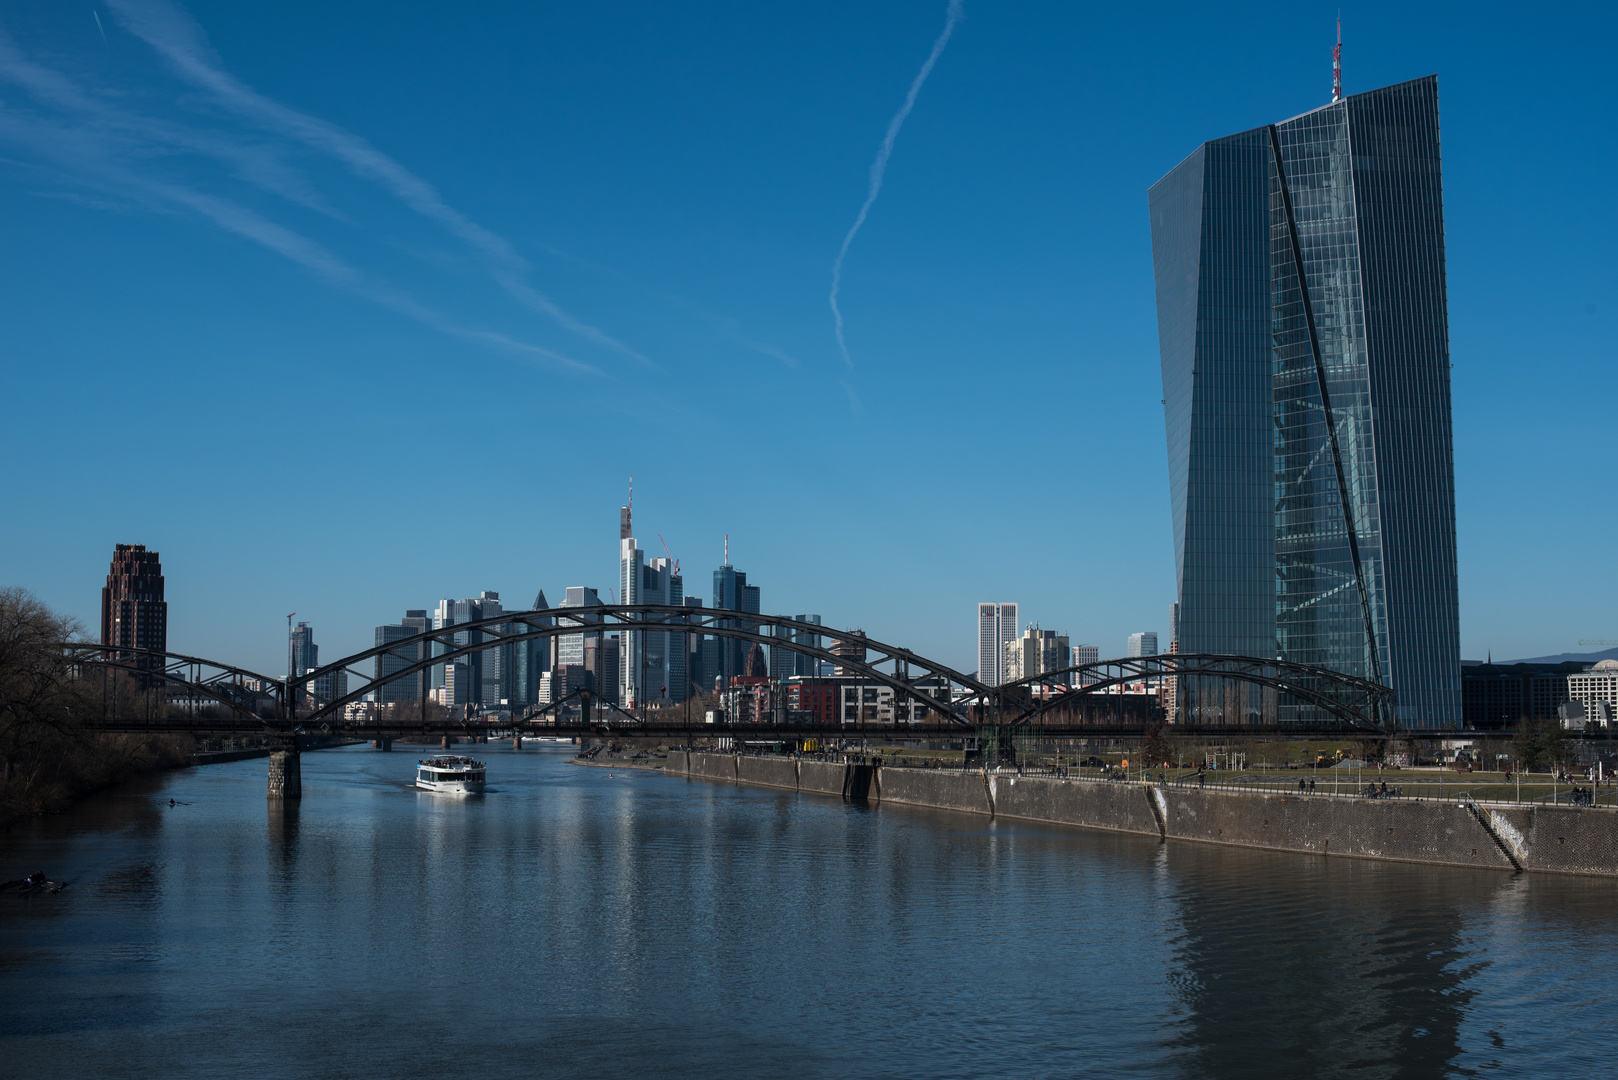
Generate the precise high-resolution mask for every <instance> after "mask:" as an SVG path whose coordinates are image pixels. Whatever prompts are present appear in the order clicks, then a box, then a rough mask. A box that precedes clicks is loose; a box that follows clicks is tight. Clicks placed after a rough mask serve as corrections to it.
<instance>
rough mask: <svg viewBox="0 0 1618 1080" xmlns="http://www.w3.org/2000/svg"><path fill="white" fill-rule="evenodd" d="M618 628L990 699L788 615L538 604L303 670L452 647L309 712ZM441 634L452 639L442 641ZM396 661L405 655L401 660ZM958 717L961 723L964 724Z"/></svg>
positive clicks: (867, 642) (971, 683)
mask: <svg viewBox="0 0 1618 1080" xmlns="http://www.w3.org/2000/svg"><path fill="white" fill-rule="evenodd" d="M509 624H519V625H523V626H527V627H529V629H528V630H527V631H519V632H512V631H506V630H501V629H499V628H500V627H502V626H506V625H509ZM732 624H747V625H746V626H743V625H732ZM749 627H751V629H750V628H749ZM763 627H770V628H772V629H776V628H779V629H785V630H789V631H792V632H794V633H795V634H796V633H802V634H805V635H812V636H813V637H815V638H817V639H818V638H829V639H831V640H832V641H836V642H840V643H841V642H846V643H849V644H855V645H858V646H860V647H862V648H864V649H865V650H866V652H867V653H868V654H869V653H872V652H874V653H877V654H879V655H878V657H877V658H876V659H875V660H869V659H868V660H865V661H856V660H852V659H850V658H848V657H844V656H839V655H837V654H836V653H833V652H831V651H830V650H829V649H825V648H822V647H820V646H812V645H805V644H802V643H799V642H797V641H795V640H793V638H791V637H780V636H776V635H774V634H761V633H758V632H757V628H763ZM615 630H631V631H634V630H639V631H652V632H668V633H673V634H709V635H712V636H714V637H726V638H732V639H736V640H741V641H749V642H754V643H757V644H759V645H767V646H774V647H776V648H783V649H788V650H791V651H792V652H795V653H801V654H803V655H805V656H812V657H815V658H816V659H819V660H824V661H826V662H828V663H832V664H836V665H837V666H839V667H843V668H847V669H852V670H854V671H857V672H858V673H859V674H860V675H861V676H863V677H865V678H868V679H870V680H871V681H872V682H879V683H882V684H884V685H886V686H888V687H889V688H890V689H892V690H894V691H895V692H896V693H899V694H901V695H903V696H904V697H906V698H908V699H911V700H914V701H916V702H918V703H919V704H922V705H925V706H926V707H928V708H930V709H932V710H934V711H936V712H940V713H944V712H946V710H951V711H950V712H949V715H952V716H953V712H952V708H953V707H952V706H950V705H949V703H948V702H942V701H939V700H938V699H936V698H933V697H932V696H930V695H929V694H927V693H926V692H925V691H924V690H922V689H920V688H919V687H918V685H917V684H919V683H921V682H924V681H929V680H933V679H937V678H943V679H945V680H947V681H948V682H950V683H955V684H958V685H961V686H964V687H966V688H968V689H969V690H972V691H974V692H976V693H977V694H979V695H980V696H984V697H987V696H989V695H990V694H992V690H991V689H990V688H989V687H988V686H986V685H984V684H983V683H980V682H978V681H977V680H976V679H973V678H972V677H970V676H968V675H963V674H961V673H960V672H958V671H955V670H954V669H952V668H948V667H945V666H944V665H942V664H938V663H936V662H934V661H931V660H928V659H927V658H925V657H922V656H918V655H917V654H915V653H912V652H910V651H908V650H906V649H901V648H899V647H897V646H893V645H888V644H886V643H884V642H880V641H875V640H873V639H871V638H868V637H865V636H863V635H856V634H854V633H853V632H851V631H844V630H838V629H836V628H835V627H829V626H823V625H821V624H819V623H807V622H799V621H798V620H796V619H788V618H784V617H782V616H778V615H756V614H753V613H751V612H742V611H731V610H728V609H725V608H692V607H684V606H676V605H670V604H598V605H591V606H588V607H576V608H543V609H540V610H538V611H508V612H504V613H502V614H500V615H496V616H493V617H491V618H488V619H480V620H477V621H474V622H464V623H456V624H455V625H454V626H453V627H444V628H441V629H438V630H430V631H424V632H422V633H420V634H416V635H413V636H411V637H407V638H400V639H398V640H396V641H390V642H388V643H387V644H385V645H378V646H374V647H372V648H370V649H366V650H364V651H362V652H358V653H355V654H354V655H352V656H345V657H343V658H342V659H341V660H337V661H334V662H333V663H331V664H327V665H325V666H324V667H320V668H316V669H314V670H313V671H311V672H309V673H307V674H306V675H304V676H303V679H302V680H300V681H304V680H312V679H314V678H318V677H320V676H322V675H324V674H326V673H328V672H331V671H336V670H338V669H340V668H341V669H347V670H352V668H353V666H354V665H356V664H359V663H361V662H363V661H365V660H368V659H371V658H372V657H375V656H380V655H383V654H393V655H397V650H400V649H403V648H409V647H413V646H416V645H419V644H421V643H423V642H428V641H436V642H439V643H441V644H446V645H449V646H450V649H449V651H447V652H444V653H440V654H439V655H437V656H429V657H427V658H426V659H413V660H412V661H411V663H410V664H408V665H407V666H406V667H404V668H402V669H400V670H399V671H395V672H389V673H388V674H387V675H386V676H383V677H382V678H375V677H373V678H371V680H370V681H369V682H367V683H366V684H365V685H364V686H361V687H358V688H356V689H355V690H352V691H350V692H349V693H348V694H346V695H344V696H342V697H340V698H338V699H336V700H334V701H332V702H331V703H329V704H328V705H326V706H323V707H322V708H321V709H320V710H318V711H317V712H316V713H315V714H314V716H313V717H311V719H318V718H321V717H324V716H326V715H328V714H330V713H334V712H336V711H337V710H338V709H340V708H342V707H343V706H344V705H347V704H350V703H351V702H354V701H358V700H360V699H361V698H363V697H364V696H365V695H366V694H369V693H371V692H372V691H373V690H375V689H376V688H377V687H380V686H383V685H385V684H387V683H390V682H396V681H398V680H400V679H404V678H408V677H410V676H413V675H418V674H420V673H421V672H422V671H425V670H427V669H429V668H432V667H435V666H437V665H439V664H443V663H448V662H452V661H454V660H456V659H459V658H460V657H462V656H469V655H471V654H473V653H478V652H482V651H484V650H485V649H491V648H497V647H499V646H501V645H505V644H515V643H518V642H523V641H535V640H541V639H546V638H554V637H568V636H571V635H573V634H593V633H607V632H610V631H615ZM473 632H476V633H479V634H485V635H488V637H486V638H485V639H484V640H481V641H478V642H476V643H472V642H468V643H466V644H457V643H455V641H454V638H455V636H457V635H460V634H467V635H469V636H470V634H472V633H473ZM446 638H448V639H449V640H448V641H446V640H445V639H446ZM401 659H405V658H404V657H401ZM886 663H893V664H895V665H902V673H903V676H904V677H900V675H899V674H892V675H890V674H889V673H887V672H884V671H881V670H880V669H879V668H877V667H876V665H878V664H886ZM912 665H913V666H915V667H919V668H921V669H922V670H923V672H924V674H921V675H918V676H916V677H914V678H911V677H909V668H910V667H911V666H912ZM941 706H942V707H941ZM961 722H962V723H964V721H961Z"/></svg>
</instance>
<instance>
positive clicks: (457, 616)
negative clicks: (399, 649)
mask: <svg viewBox="0 0 1618 1080" xmlns="http://www.w3.org/2000/svg"><path fill="white" fill-rule="evenodd" d="M504 612H505V608H504V607H503V606H502V605H501V603H500V594H499V593H497V592H491V591H488V590H485V591H484V592H483V593H482V594H480V595H479V596H477V597H475V598H470V599H466V600H450V599H447V598H446V599H444V600H440V601H439V602H438V610H437V611H436V612H435V613H434V614H433V629H435V630H443V629H446V628H448V627H451V626H458V625H460V624H462V623H470V622H479V621H482V620H484V619H492V618H494V617H495V616H497V615H501V614H504ZM484 639H485V634H484V633H483V631H481V630H462V631H459V632H458V633H456V634H455V635H454V637H453V638H452V639H451V640H452V641H453V643H454V645H455V646H456V647H461V646H466V645H476V644H478V643H480V642H482V641H483V640H484ZM379 644H380V643H379ZM449 651H450V645H449V644H446V643H445V642H441V641H440V642H434V643H433V655H435V656H443V655H444V654H446V653H448V652H449ZM461 659H462V660H463V661H464V662H465V663H466V665H467V674H466V675H465V676H463V677H462V683H461V686H460V687H458V688H457V689H456V691H455V695H454V696H455V704H457V705H483V706H488V707H491V708H492V707H494V706H496V705H498V704H499V703H500V699H501V697H502V693H501V686H502V683H503V682H504V673H503V672H502V670H501V664H502V662H503V661H504V660H506V659H507V658H506V657H504V656H502V655H501V650H500V649H498V648H495V647H490V648H488V649H480V650H478V651H477V652H473V653H468V654H466V655H464V656H463V657H462V658H461ZM447 676H448V672H447V670H446V668H445V665H443V664H436V665H434V667H433V686H435V687H442V686H443V685H444V680H445V678H446V677H447Z"/></svg>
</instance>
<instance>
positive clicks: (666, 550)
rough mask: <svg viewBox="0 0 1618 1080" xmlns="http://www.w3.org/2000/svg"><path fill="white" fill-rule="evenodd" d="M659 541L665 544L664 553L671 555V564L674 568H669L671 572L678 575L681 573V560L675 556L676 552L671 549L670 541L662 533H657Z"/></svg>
mask: <svg viewBox="0 0 1618 1080" xmlns="http://www.w3.org/2000/svg"><path fill="white" fill-rule="evenodd" d="M657 542H658V543H659V544H662V545H663V554H665V555H667V556H668V557H669V566H670V567H672V569H670V570H669V573H670V574H673V575H675V576H676V577H678V576H679V573H680V560H679V559H676V558H675V557H674V553H673V552H672V551H670V550H669V542H668V541H667V540H665V539H663V534H662V533H658V534H657Z"/></svg>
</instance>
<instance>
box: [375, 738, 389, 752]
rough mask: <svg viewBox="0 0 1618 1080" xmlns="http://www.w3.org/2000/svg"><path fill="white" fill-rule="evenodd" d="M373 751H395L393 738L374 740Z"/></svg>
mask: <svg viewBox="0 0 1618 1080" xmlns="http://www.w3.org/2000/svg"><path fill="white" fill-rule="evenodd" d="M371 749H372V750H392V749H393V739H391V738H382V739H372V740H371Z"/></svg>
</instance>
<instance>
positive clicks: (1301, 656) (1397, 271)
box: [1150, 76, 1461, 728]
mask: <svg viewBox="0 0 1618 1080" xmlns="http://www.w3.org/2000/svg"><path fill="white" fill-rule="evenodd" d="M1150 206H1151V223H1152V256H1153V264H1154V271H1155V276H1156V283H1157V312H1158V337H1159V344H1160V348H1161V353H1162V368H1163V396H1164V420H1165V425H1166V431H1167V436H1168V458H1169V491H1170V503H1171V507H1172V511H1173V521H1174V551H1175V570H1176V576H1177V591H1178V603H1179V605H1180V607H1179V619H1178V623H1179V626H1178V636H1177V637H1176V638H1175V640H1176V641H1177V642H1178V647H1179V650H1180V651H1181V652H1187V653H1226V654H1239V655H1246V656H1262V657H1278V658H1281V659H1284V660H1289V661H1295V662H1298V663H1304V664H1311V665H1318V666H1321V667H1326V668H1330V669H1333V670H1336V671H1340V672H1343V673H1345V674H1350V675H1356V676H1360V677H1363V678H1367V679H1371V680H1373V681H1377V682H1381V683H1383V684H1385V685H1387V686H1389V687H1391V688H1392V689H1393V691H1394V692H1395V694H1396V696H1397V702H1396V705H1395V712H1396V714H1397V718H1398V720H1399V722H1400V723H1401V724H1403V725H1404V726H1406V727H1413V728H1437V727H1448V726H1453V725H1455V724H1457V723H1459V721H1460V717H1461V697H1460V648H1459V617H1458V602H1457V581H1456V562H1455V484H1454V453H1453V445H1452V439H1451V420H1450V385H1449V382H1450V379H1449V329H1448V313H1447V299H1446V291H1445V290H1446V285H1445V269H1444V216H1443V184H1442V175H1441V168H1440V155H1439V139H1438V81H1437V78H1436V77H1432V76H1429V77H1427V78H1422V79H1416V80H1414V81H1411V82H1407V83H1400V84H1398V85H1396V86H1389V87H1385V88H1383V89H1380V90H1373V91H1370V92H1368V93H1364V94H1356V95H1353V96H1351V97H1346V98H1343V99H1341V100H1338V101H1334V102H1332V103H1331V104H1330V105H1324V106H1321V107H1320V108H1318V109H1314V110H1312V111H1310V112H1307V113H1304V114H1303V115H1301V116H1298V117H1294V118H1293V119H1291V120H1287V121H1284V122H1282V123H1279V124H1271V125H1268V126H1266V127H1259V128H1254V129H1253V130H1251V131H1246V132H1242V133H1240V134H1237V135H1231V136H1228V137H1226V138H1223V139H1216V140H1214V141H1212V142H1208V143H1204V144H1203V145H1202V146H1201V147H1200V148H1198V149H1197V150H1196V151H1195V152H1194V153H1192V155H1191V156H1190V157H1188V158H1187V159H1186V160H1185V161H1183V162H1181V163H1180V165H1178V166H1177V167H1176V168H1175V169H1174V170H1173V171H1171V172H1170V173H1169V174H1168V175H1167V176H1165V177H1164V178H1163V179H1162V180H1160V181H1158V183H1157V184H1155V185H1154V186H1153V187H1152V190H1151V195H1150ZM1195 681H1196V680H1193V679H1189V678H1188V679H1186V680H1184V681H1183V685H1182V686H1181V687H1180V709H1181V712H1182V714H1184V715H1187V717H1188V718H1190V717H1191V716H1192V714H1195V715H1197V716H1201V715H1202V714H1203V713H1204V712H1206V713H1207V716H1206V719H1218V718H1220V717H1223V718H1225V719H1228V720H1232V721H1235V720H1241V719H1261V718H1262V719H1270V718H1274V719H1279V720H1294V719H1310V718H1313V713H1312V711H1311V710H1310V709H1309V708H1307V707H1306V706H1303V705H1302V704H1300V703H1299V702H1297V701H1295V700H1291V699H1289V698H1287V697H1286V696H1282V697H1281V698H1279V699H1277V698H1276V697H1275V695H1274V694H1273V692H1271V693H1269V694H1266V693H1263V692H1260V691H1257V690H1254V691H1251V692H1248V693H1247V694H1246V697H1245V700H1244V701H1243V702H1242V703H1241V704H1240V705H1239V706H1238V708H1237V709H1236V711H1237V712H1238V713H1242V714H1245V715H1239V716H1232V715H1231V712H1232V709H1231V701H1230V695H1229V694H1228V693H1226V692H1225V688H1222V687H1208V688H1206V689H1207V690H1208V693H1207V694H1203V693H1202V691H1201V690H1200V689H1199V688H1198V687H1197V686H1195V685H1192V684H1193V683H1194V682H1195Z"/></svg>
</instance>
